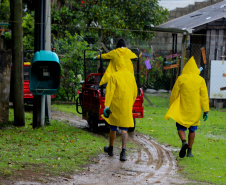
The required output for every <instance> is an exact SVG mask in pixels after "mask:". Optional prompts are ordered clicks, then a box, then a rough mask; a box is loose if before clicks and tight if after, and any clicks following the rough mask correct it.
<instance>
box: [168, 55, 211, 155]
mask: <svg viewBox="0 0 226 185" xmlns="http://www.w3.org/2000/svg"><path fill="white" fill-rule="evenodd" d="M199 74H200V70H199V69H198V67H197V64H196V62H195V60H194V57H191V58H190V60H189V61H188V62H187V64H186V65H185V66H184V68H183V71H182V75H181V76H179V77H178V79H177V80H176V82H175V84H174V86H173V90H172V94H171V97H170V104H169V105H170V108H169V110H168V112H167V113H166V115H165V119H166V120H168V119H169V118H172V119H173V120H175V121H176V126H177V130H178V135H179V137H180V139H181V141H182V147H181V150H180V152H179V156H180V157H181V158H183V157H184V156H185V155H186V152H187V157H193V154H192V145H193V143H194V139H195V130H197V126H198V125H200V116H201V112H202V110H203V112H204V113H203V119H204V121H206V120H207V118H208V111H209V98H208V91H207V87H206V83H205V80H204V79H203V78H202V77H201V76H200V75H199ZM187 128H188V129H189V134H188V143H187V142H186V134H185V131H186V130H187Z"/></svg>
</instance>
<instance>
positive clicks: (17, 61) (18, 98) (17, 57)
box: [10, 0, 25, 126]
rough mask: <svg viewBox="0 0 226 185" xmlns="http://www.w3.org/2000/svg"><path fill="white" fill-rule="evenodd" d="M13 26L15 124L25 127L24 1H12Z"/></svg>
mask: <svg viewBox="0 0 226 185" xmlns="http://www.w3.org/2000/svg"><path fill="white" fill-rule="evenodd" d="M10 9H11V21H12V22H11V24H12V62H13V65H14V80H13V81H14V84H13V89H14V92H13V97H14V98H13V99H14V102H13V105H14V124H15V125H16V126H24V125H25V118H24V70H23V66H24V64H23V28H22V0H10Z"/></svg>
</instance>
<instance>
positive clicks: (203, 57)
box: [55, 32, 226, 99]
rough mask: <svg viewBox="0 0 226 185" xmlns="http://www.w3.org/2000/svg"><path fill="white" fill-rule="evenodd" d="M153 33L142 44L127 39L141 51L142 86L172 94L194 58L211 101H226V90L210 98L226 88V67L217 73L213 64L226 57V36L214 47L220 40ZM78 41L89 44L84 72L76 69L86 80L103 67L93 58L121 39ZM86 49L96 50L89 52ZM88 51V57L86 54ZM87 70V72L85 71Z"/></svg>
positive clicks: (137, 70)
mask: <svg viewBox="0 0 226 185" xmlns="http://www.w3.org/2000/svg"><path fill="white" fill-rule="evenodd" d="M150 34H152V35H153V38H152V39H150V40H142V41H141V40H139V39H136V38H131V37H128V38H127V37H124V39H125V41H126V44H127V47H128V48H130V49H132V50H133V49H138V50H139V52H137V53H136V54H137V56H139V65H137V61H133V63H134V71H135V77H136V79H137V83H138V85H139V86H140V87H142V88H143V89H144V90H147V91H151V92H153V93H154V92H159V91H161V92H166V93H168V92H170V91H171V90H172V88H173V85H174V83H175V81H176V79H177V78H178V76H179V75H180V74H181V72H182V71H181V70H182V69H183V66H184V65H185V64H186V62H187V61H188V60H189V59H190V58H191V57H192V56H193V57H194V58H195V61H196V63H197V66H198V67H202V68H203V70H202V72H201V74H200V75H201V76H202V77H203V78H204V79H205V81H206V84H207V87H208V90H209V95H210V98H213V99H214V98H217V99H226V95H225V92H226V91H221V92H220V93H219V92H218V93H216V92H215V91H213V90H212V91H213V93H214V95H211V88H212V89H216V88H218V89H219V87H220V88H223V87H226V77H225V79H224V78H223V77H224V76H226V74H225V73H226V70H225V69H224V68H225V67H224V66H225V65H226V64H223V62H222V63H221V64H222V66H221V67H219V65H218V68H219V69H218V70H219V71H216V70H214V68H215V67H216V65H213V64H212V63H213V62H211V61H213V60H220V61H223V59H224V56H225V49H224V48H225V46H226V37H224V36H223V37H222V39H223V41H222V42H220V40H219V39H217V42H216V43H215V45H214V44H213V43H214V42H213V40H214V39H216V38H217V36H216V35H215V36H210V35H208V34H197V35H195V34H191V35H183V34H175V33H163V32H150ZM124 35H126V34H124ZM128 35H129V33H128ZM79 39H80V40H83V41H86V43H87V48H86V56H85V55H84V53H81V56H82V57H80V59H79V63H81V64H82V65H80V68H82V70H76V71H80V72H81V71H83V72H84V71H85V73H86V74H84V73H83V74H80V75H81V76H82V79H83V80H84V79H85V78H86V77H87V75H88V74H90V73H97V72H98V68H99V67H100V64H99V63H98V62H96V61H93V60H92V58H93V57H94V56H97V55H98V54H100V53H99V51H98V50H100V51H101V53H107V52H109V51H111V50H113V49H115V48H116V44H117V42H118V40H119V39H120V38H118V37H114V36H109V37H104V36H102V35H99V36H98V35H96V36H92V37H80V38H79ZM55 42H57V41H55ZM87 49H90V51H91V50H95V51H94V52H93V53H92V52H91V53H90V51H89V50H87ZM56 52H57V53H60V55H64V53H62V52H61V51H60V50H59V51H56ZM64 52H67V51H64ZM83 52H84V51H83ZM88 52H89V54H87V53H88ZM85 57H87V59H84V58H85ZM84 62H85V65H84ZM108 62H109V61H103V66H104V67H105V69H106V68H107V66H108ZM215 64H216V63H215ZM84 68H86V69H85V70H84ZM211 73H212V74H211ZM213 73H216V74H217V73H222V74H221V76H222V78H221V80H220V81H219V80H217V79H218V78H219V77H214V75H213ZM76 75H79V74H76ZM211 78H212V79H215V81H213V80H211ZM211 83H212V86H211ZM216 83H219V85H218V86H219V87H218V86H217V87H214V85H213V84H216ZM215 86H216V85H215ZM219 91H220V90H219ZM214 96H215V97H214Z"/></svg>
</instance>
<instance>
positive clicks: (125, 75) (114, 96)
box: [102, 58, 138, 161]
mask: <svg viewBox="0 0 226 185" xmlns="http://www.w3.org/2000/svg"><path fill="white" fill-rule="evenodd" d="M114 66H115V72H114V73H112V74H111V76H110V78H109V80H108V83H107V87H106V95H105V109H104V116H103V115H102V117H103V118H104V119H105V120H106V122H107V123H108V124H109V125H110V139H109V146H105V147H104V151H105V152H107V153H108V155H109V156H113V145H114V141H115V137H116V130H117V127H119V128H120V129H121V134H122V151H121V153H120V160H121V161H126V160H127V159H126V153H125V151H126V143H127V138H128V134H127V131H128V128H129V127H134V121H133V114H132V110H133V104H134V102H135V100H136V97H137V91H138V89H137V84H136V80H135V77H134V74H132V73H131V72H130V71H129V70H128V69H127V67H126V63H125V61H124V60H123V58H121V59H120V60H115V62H114ZM109 110H110V111H111V114H110V115H109V117H108V114H107V112H108V111H109Z"/></svg>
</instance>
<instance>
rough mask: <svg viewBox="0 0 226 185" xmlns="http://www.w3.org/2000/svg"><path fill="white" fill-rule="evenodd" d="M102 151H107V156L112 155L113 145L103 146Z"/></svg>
mask: <svg viewBox="0 0 226 185" xmlns="http://www.w3.org/2000/svg"><path fill="white" fill-rule="evenodd" d="M104 151H105V152H106V153H108V155H109V156H113V155H114V153H113V146H105V147H104Z"/></svg>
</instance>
